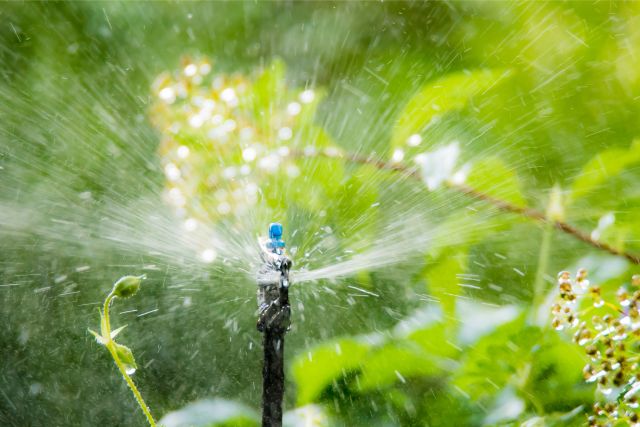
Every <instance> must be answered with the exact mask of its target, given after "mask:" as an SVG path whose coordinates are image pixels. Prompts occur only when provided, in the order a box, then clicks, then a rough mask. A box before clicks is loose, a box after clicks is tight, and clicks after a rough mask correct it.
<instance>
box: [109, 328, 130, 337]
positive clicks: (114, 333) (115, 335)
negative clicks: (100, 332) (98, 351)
mask: <svg viewBox="0 0 640 427" xmlns="http://www.w3.org/2000/svg"><path fill="white" fill-rule="evenodd" d="M126 327H127V325H124V326H120V327H119V328H118V329H116V330H115V331H111V339H114V338H115V337H117V336H118V334H119V333H120V332H122V330H123V329H124V328H126Z"/></svg>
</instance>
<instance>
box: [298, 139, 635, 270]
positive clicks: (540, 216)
mask: <svg viewBox="0 0 640 427" xmlns="http://www.w3.org/2000/svg"><path fill="white" fill-rule="evenodd" d="M291 154H292V155H293V156H297V157H325V158H333V159H346V160H347V161H350V162H352V163H359V164H364V165H369V166H373V167H375V168H377V169H379V170H388V171H391V172H396V173H401V174H403V175H404V176H406V177H409V178H413V179H417V180H419V181H421V180H422V178H421V177H420V174H419V173H418V171H416V170H415V169H414V168H411V167H409V166H405V165H401V164H395V163H388V162H385V161H384V160H380V159H376V158H373V157H365V156H361V155H358V154H353V153H346V154H340V153H334V152H333V151H329V152H327V151H317V152H314V153H306V152H304V151H293V152H292V153H291ZM447 186H448V187H449V188H451V189H453V190H456V191H458V192H460V193H462V194H465V195H467V196H469V197H471V198H474V199H476V200H481V201H483V202H486V203H489V204H491V205H493V206H495V207H496V208H498V209H499V210H501V211H504V212H510V213H513V214H517V215H520V216H523V217H525V218H529V219H532V220H534V221H540V222H544V223H547V224H550V225H551V226H552V227H553V228H556V229H558V230H560V231H562V232H563V233H566V234H569V235H571V236H573V237H575V238H576V239H578V240H580V241H582V242H584V243H586V244H588V245H591V246H593V247H594V248H596V249H599V250H602V251H605V252H608V253H610V254H611V255H616V256H621V257H623V258H626V259H627V260H629V261H631V262H632V263H633V264H636V265H640V255H636V254H634V253H630V252H625V251H623V250H620V249H616V248H614V247H613V246H611V245H608V244H607V243H603V242H599V241H597V240H594V239H592V238H591V236H590V235H589V233H587V232H584V231H582V230H579V229H577V228H576V227H574V226H573V225H571V224H569V223H566V222H564V221H559V220H553V219H551V218H548V217H547V216H546V215H545V214H544V213H543V212H541V211H539V210H537V209H533V208H529V207H526V206H518V205H514V204H513V203H511V202H508V201H506V200H501V199H498V198H496V197H493V196H491V195H489V194H486V193H483V192H481V191H478V190H476V189H474V188H472V187H469V186H467V185H464V184H452V183H448V184H447Z"/></svg>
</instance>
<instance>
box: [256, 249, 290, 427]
mask: <svg viewBox="0 0 640 427" xmlns="http://www.w3.org/2000/svg"><path fill="white" fill-rule="evenodd" d="M290 269H291V260H290V259H289V258H287V257H286V256H284V255H280V256H278V257H275V258H271V259H265V264H264V266H263V268H262V269H261V270H260V272H259V273H258V303H259V306H260V309H259V311H260V312H259V318H258V325H257V327H258V330H259V331H260V332H262V333H263V339H262V344H263V348H264V362H263V367H262V426H263V427H281V426H282V400H283V397H284V336H285V334H286V333H287V331H288V330H289V325H290V317H291V307H290V306H289V270H290Z"/></svg>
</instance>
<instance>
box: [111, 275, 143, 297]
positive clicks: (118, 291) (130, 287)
mask: <svg viewBox="0 0 640 427" xmlns="http://www.w3.org/2000/svg"><path fill="white" fill-rule="evenodd" d="M144 278H145V276H144V275H142V276H124V277H121V278H120V279H119V280H118V281H117V282H116V283H115V284H114V285H113V291H112V292H113V294H114V295H115V296H117V297H120V298H129V297H131V296H133V295H135V294H136V293H137V292H138V290H139V289H140V282H142V279H144Z"/></svg>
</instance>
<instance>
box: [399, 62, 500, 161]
mask: <svg viewBox="0 0 640 427" xmlns="http://www.w3.org/2000/svg"><path fill="white" fill-rule="evenodd" d="M509 75H510V72H509V70H498V69H496V70H491V69H482V70H474V71H469V72H467V71H461V72H457V73H452V74H448V75H446V76H445V77H442V78H440V79H438V80H436V81H433V82H430V83H428V84H427V85H425V86H424V87H423V88H422V89H421V90H420V92H418V93H417V94H416V95H414V96H413V97H412V98H411V99H410V100H409V102H408V103H407V105H406V106H405V107H404V109H403V110H402V112H401V113H400V115H399V117H398V120H397V121H396V124H395V128H394V132H393V136H392V139H391V146H392V148H396V147H400V146H403V145H404V144H405V143H406V142H407V139H408V138H409V137H410V136H411V135H413V134H416V133H420V132H422V131H423V130H424V129H425V128H426V127H427V126H428V125H429V124H430V123H431V122H432V120H434V118H436V117H439V116H442V115H444V114H446V113H448V112H451V111H456V110H460V109H462V108H464V107H465V106H466V105H467V103H468V102H469V100H470V99H471V98H473V97H475V96H479V95H482V94H483V93H485V92H486V91H488V90H489V89H491V88H492V87H494V86H495V85H496V84H498V83H500V82H501V81H502V80H504V78H506V77H507V76H509Z"/></svg>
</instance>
